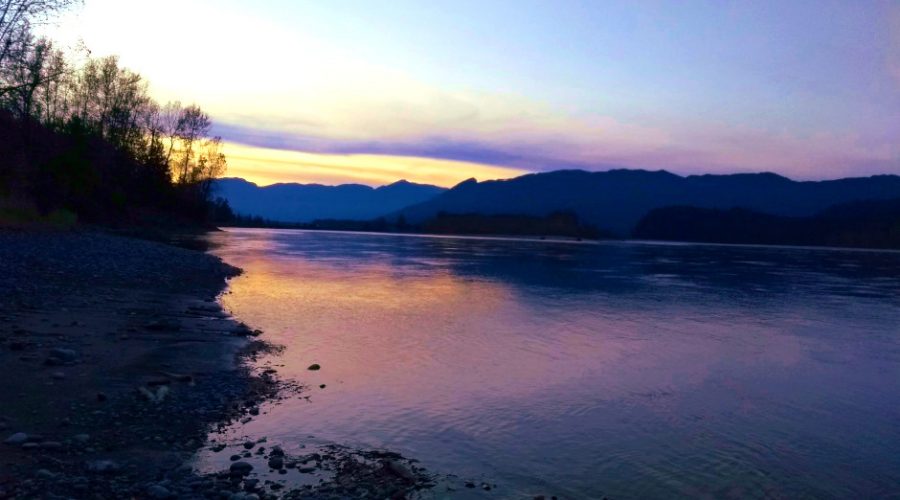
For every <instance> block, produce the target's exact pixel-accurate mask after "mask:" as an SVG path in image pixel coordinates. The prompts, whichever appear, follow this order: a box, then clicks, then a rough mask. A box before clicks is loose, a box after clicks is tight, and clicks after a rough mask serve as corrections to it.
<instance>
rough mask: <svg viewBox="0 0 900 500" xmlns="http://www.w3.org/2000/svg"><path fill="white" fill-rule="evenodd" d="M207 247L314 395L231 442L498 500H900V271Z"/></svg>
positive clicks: (238, 244) (243, 315)
mask: <svg viewBox="0 0 900 500" xmlns="http://www.w3.org/2000/svg"><path fill="white" fill-rule="evenodd" d="M213 238H215V239H216V240H217V241H216V243H218V244H219V246H218V248H217V249H216V250H215V253H217V254H218V255H220V256H222V257H223V258H224V259H225V260H226V261H227V262H229V263H232V264H234V265H237V266H240V267H242V268H243V269H244V270H245V273H244V274H243V275H242V276H240V277H239V278H236V279H234V280H233V281H232V283H231V288H230V290H231V293H230V294H228V295H225V296H224V297H223V302H224V304H225V306H226V307H227V308H228V309H230V310H231V311H232V312H233V313H234V314H235V315H236V316H237V317H238V318H239V319H241V320H243V321H245V322H247V323H249V324H251V325H252V326H253V327H254V328H261V329H263V330H264V331H265V332H266V336H267V337H268V339H269V340H271V341H274V342H276V343H281V344H284V345H286V346H287V347H288V348H287V350H286V351H285V353H284V354H283V355H281V356H280V357H279V358H277V359H276V360H275V362H276V363H278V364H283V365H284V366H283V367H280V368H279V371H280V373H281V375H282V376H284V377H288V378H294V379H296V380H297V381H300V382H304V383H308V384H309V385H310V386H312V387H315V389H313V390H312V391H311V393H310V395H311V397H310V400H309V401H305V400H294V401H289V402H286V403H283V404H280V405H275V406H273V407H271V408H269V412H268V413H267V414H265V415H261V416H260V417H258V418H256V419H255V420H253V421H252V422H250V423H248V424H246V425H245V426H243V427H242V428H241V429H240V432H242V433H246V434H248V435H255V436H262V435H265V436H268V438H269V440H270V441H273V440H274V441H279V442H282V443H284V444H285V445H286V446H287V447H288V448H290V447H291V446H294V447H299V446H302V445H305V444H310V443H311V442H312V441H315V442H317V443H323V442H335V443H340V444H347V445H353V446H361V447H384V448H388V449H392V450H397V451H400V452H402V453H404V454H405V455H407V456H411V457H415V458H418V459H420V460H422V462H423V465H424V466H426V467H428V468H429V469H431V470H433V471H438V472H446V473H455V474H458V475H460V476H461V477H464V478H471V479H473V480H477V479H481V478H486V479H488V480H489V481H490V482H493V483H496V484H497V485H498V486H499V487H498V488H497V489H495V490H494V491H492V492H490V493H483V494H484V495H485V496H492V497H498V498H503V497H512V498H516V497H523V496H526V495H535V494H555V495H560V496H565V497H579V498H587V497H602V496H604V495H608V496H611V497H615V498H629V497H672V496H689V497H696V496H707V495H709V496H717V497H721V496H726V497H728V496H730V497H744V496H770V497H796V496H798V495H809V496H816V497H822V496H825V497H828V496H833V497H845V498H846V497H860V496H879V495H881V496H883V495H886V494H888V493H889V492H895V493H896V492H897V491H900V453H897V450H900V426H898V425H897V422H900V385H898V384H900V382H898V381H900V327H898V325H900V254H898V253H890V252H866V251H842V250H821V249H819V250H815V249H796V248H794V249H790V248H771V247H768V248H767V247H732V246H711V245H655V244H638V243H615V244H588V243H582V244H579V243H573V242H549V241H515V240H496V239H495V240H491V239H468V238H446V237H418V236H397V235H370V234H352V233H327V232H302V231H281V230H251V229H234V230H229V231H227V232H225V233H221V234H218V235H214V236H213ZM311 363H319V364H321V366H322V369H321V370H320V371H318V372H310V371H307V370H306V367H307V366H309V365H310V364H311ZM319 384H325V385H326V387H325V388H324V389H318V385H319ZM309 436H315V438H311V437H309Z"/></svg>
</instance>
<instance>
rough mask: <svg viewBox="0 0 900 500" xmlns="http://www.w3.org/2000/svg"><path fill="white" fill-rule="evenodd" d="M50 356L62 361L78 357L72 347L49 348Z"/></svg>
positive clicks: (67, 361) (69, 360) (65, 361)
mask: <svg viewBox="0 0 900 500" xmlns="http://www.w3.org/2000/svg"><path fill="white" fill-rule="evenodd" d="M49 357H50V358H56V359H58V360H60V361H62V362H63V363H70V362H72V361H75V360H76V359H78V353H77V352H76V351H74V350H72V349H63V348H61V347H57V348H55V349H50V355H49Z"/></svg>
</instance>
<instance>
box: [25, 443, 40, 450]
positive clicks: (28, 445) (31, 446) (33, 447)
mask: <svg viewBox="0 0 900 500" xmlns="http://www.w3.org/2000/svg"><path fill="white" fill-rule="evenodd" d="M37 447H38V444H37V443H25V444H23V445H22V449H23V450H36V449H37Z"/></svg>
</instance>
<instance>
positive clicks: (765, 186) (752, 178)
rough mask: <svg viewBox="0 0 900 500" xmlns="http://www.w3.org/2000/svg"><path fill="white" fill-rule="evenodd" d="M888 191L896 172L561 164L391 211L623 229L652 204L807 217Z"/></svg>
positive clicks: (893, 191) (419, 217)
mask: <svg viewBox="0 0 900 500" xmlns="http://www.w3.org/2000/svg"><path fill="white" fill-rule="evenodd" d="M890 198H900V176H896V175H879V176H872V177H860V178H848V179H838V180H829V181H804V182H798V181H793V180H791V179H788V178H786V177H782V176H780V175H777V174H772V173H760V174H732V175H692V176H687V177H682V176H679V175H675V174H672V173H670V172H666V171H653V172H651V171H646V170H610V171H607V172H585V171H582V170H559V171H555V172H548V173H540V174H529V175H524V176H521V177H517V178H514V179H507V180H496V181H487V182H477V181H475V180H474V179H470V180H468V181H465V182H462V183H460V184H458V185H457V186H455V187H453V188H452V189H450V190H448V191H446V192H444V193H442V194H439V195H438V196H435V197H434V198H432V199H430V200H427V201H424V202H422V203H418V204H416V205H412V206H409V207H406V208H404V209H402V210H399V211H397V212H395V213H393V214H391V215H390V216H389V218H397V217H399V216H401V215H402V216H403V217H404V218H405V220H406V221H408V222H409V223H412V224H423V223H425V222H426V221H428V220H432V219H434V218H435V217H437V215H438V214H440V213H446V214H482V215H528V216H537V217H543V216H547V215H549V214H551V213H554V212H571V213H574V214H576V215H577V216H578V218H579V220H581V221H582V222H583V223H585V224H588V225H591V226H594V227H596V228H597V229H599V230H601V231H609V232H612V233H613V234H615V235H617V236H620V237H627V236H630V235H631V233H632V231H633V230H634V228H635V226H636V225H637V223H638V221H640V220H641V218H642V217H644V216H645V215H646V214H647V213H648V212H650V211H651V210H653V209H655V208H663V207H669V206H693V207H698V208H711V209H730V208H744V209H748V210H753V211H757V212H763V213H768V214H772V215H781V216H790V217H808V216H812V215H813V214H815V213H816V212H818V211H821V210H824V209H825V208H827V207H829V206H832V205H836V204H840V203H847V202H851V201H857V200H883V199H890Z"/></svg>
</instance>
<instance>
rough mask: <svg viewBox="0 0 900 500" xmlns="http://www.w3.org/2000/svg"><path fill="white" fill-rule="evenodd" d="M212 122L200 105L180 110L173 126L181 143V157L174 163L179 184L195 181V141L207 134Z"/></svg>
mask: <svg viewBox="0 0 900 500" xmlns="http://www.w3.org/2000/svg"><path fill="white" fill-rule="evenodd" d="M210 126H212V123H211V122H210V121H209V115H207V114H206V113H204V112H203V110H201V109H200V106H197V105H196V104H192V105H190V106H188V107H186V108H184V109H183V110H182V111H181V115H180V116H179V117H178V123H177V124H176V126H175V137H177V138H178V140H179V141H180V143H181V158H179V159H178V160H177V163H176V165H175V176H176V180H177V181H178V183H180V184H188V183H192V182H194V181H195V179H194V178H193V175H192V174H193V169H194V167H195V164H194V155H195V149H196V148H197V143H198V142H199V141H200V140H201V139H203V138H204V137H206V136H207V135H208V134H209V129H210Z"/></svg>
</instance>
